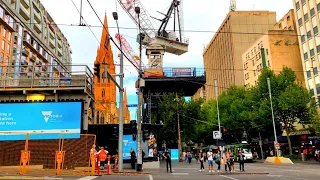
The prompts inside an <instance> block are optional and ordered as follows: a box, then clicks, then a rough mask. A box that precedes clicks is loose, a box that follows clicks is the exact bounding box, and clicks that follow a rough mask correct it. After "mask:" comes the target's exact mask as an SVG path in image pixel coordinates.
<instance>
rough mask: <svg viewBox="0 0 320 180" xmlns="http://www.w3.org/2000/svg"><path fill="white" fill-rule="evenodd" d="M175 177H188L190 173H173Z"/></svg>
mask: <svg viewBox="0 0 320 180" xmlns="http://www.w3.org/2000/svg"><path fill="white" fill-rule="evenodd" d="M172 175H174V176H188V175H189V173H172Z"/></svg>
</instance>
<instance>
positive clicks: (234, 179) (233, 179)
mask: <svg viewBox="0 0 320 180" xmlns="http://www.w3.org/2000/svg"><path fill="white" fill-rule="evenodd" d="M220 176H221V177H224V178H228V179H232V180H239V179H236V178H233V177H229V176H225V175H220Z"/></svg>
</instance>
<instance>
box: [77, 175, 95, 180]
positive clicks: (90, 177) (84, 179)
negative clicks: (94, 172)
mask: <svg viewBox="0 0 320 180" xmlns="http://www.w3.org/2000/svg"><path fill="white" fill-rule="evenodd" d="M95 178H97V177H96V176H86V177H83V178H80V179H78V180H92V179H95Z"/></svg>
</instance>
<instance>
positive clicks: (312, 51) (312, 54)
mask: <svg viewBox="0 0 320 180" xmlns="http://www.w3.org/2000/svg"><path fill="white" fill-rule="evenodd" d="M312 56H314V49H311V50H310V57H312Z"/></svg>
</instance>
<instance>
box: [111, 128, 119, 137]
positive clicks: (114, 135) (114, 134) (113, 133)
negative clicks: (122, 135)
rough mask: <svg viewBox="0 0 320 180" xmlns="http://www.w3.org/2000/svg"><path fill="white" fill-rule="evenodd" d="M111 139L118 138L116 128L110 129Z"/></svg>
mask: <svg viewBox="0 0 320 180" xmlns="http://www.w3.org/2000/svg"><path fill="white" fill-rule="evenodd" d="M112 137H113V138H118V137H119V131H118V126H113V127H112Z"/></svg>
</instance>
